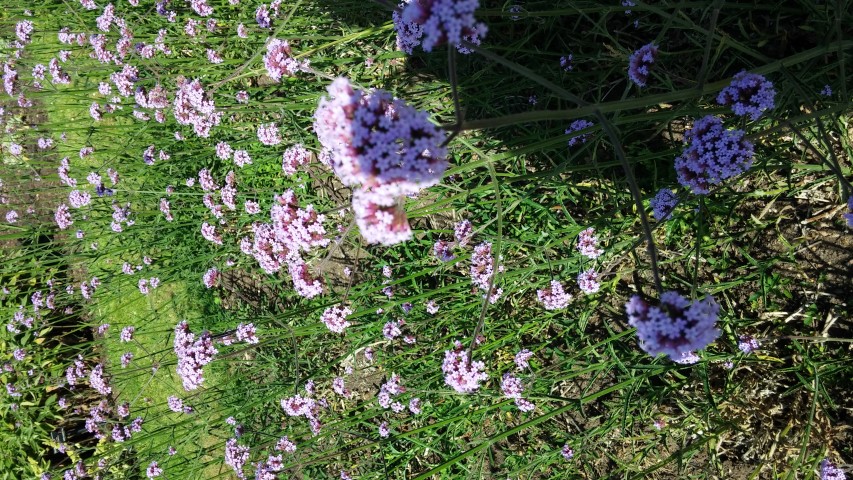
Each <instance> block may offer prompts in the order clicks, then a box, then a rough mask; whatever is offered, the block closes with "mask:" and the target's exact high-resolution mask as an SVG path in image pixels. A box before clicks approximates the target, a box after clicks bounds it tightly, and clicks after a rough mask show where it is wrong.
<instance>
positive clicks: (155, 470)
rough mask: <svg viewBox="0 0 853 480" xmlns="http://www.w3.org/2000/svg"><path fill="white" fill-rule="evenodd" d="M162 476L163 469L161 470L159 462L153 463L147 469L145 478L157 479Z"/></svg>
mask: <svg viewBox="0 0 853 480" xmlns="http://www.w3.org/2000/svg"><path fill="white" fill-rule="evenodd" d="M160 475H163V469H162V468H160V465H158V464H157V462H151V463H150V464H149V465H148V468H146V469H145V476H146V477H148V478H156V477H159V476H160Z"/></svg>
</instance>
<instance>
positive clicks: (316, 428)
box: [281, 395, 323, 435]
mask: <svg viewBox="0 0 853 480" xmlns="http://www.w3.org/2000/svg"><path fill="white" fill-rule="evenodd" d="M320 407H321V404H320V402H318V401H317V400H314V399H313V398H310V397H303V396H301V395H294V396H292V397H288V398H283V399H282V400H281V408H282V409H283V410H284V413H286V414H287V415H289V416H291V417H305V418H307V419H308V422H309V424H310V425H311V432H312V433H313V434H314V435H317V434H318V433H320V428H322V426H323V425H322V423H320Z"/></svg>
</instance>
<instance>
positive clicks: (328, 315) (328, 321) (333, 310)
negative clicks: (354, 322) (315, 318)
mask: <svg viewBox="0 0 853 480" xmlns="http://www.w3.org/2000/svg"><path fill="white" fill-rule="evenodd" d="M351 313H352V310H350V308H349V307H339V306H337V305H335V306H332V307H329V308H327V309H326V310H324V311H323V315H322V316H321V317H320V320H322V321H323V323H324V324H325V325H326V328H328V329H329V330H331V331H333V332H335V333H343V331H344V329H345V328H347V327H349V326H350V323H349V322H348V321H347V316H349V315H350V314H351Z"/></svg>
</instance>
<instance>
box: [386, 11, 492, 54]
mask: <svg viewBox="0 0 853 480" xmlns="http://www.w3.org/2000/svg"><path fill="white" fill-rule="evenodd" d="M399 6H400V9H401V10H402V11H400V12H398V11H395V12H394V14H393V19H394V29H395V30H396V31H397V48H399V49H400V50H402V51H404V52H406V53H412V51H413V50H414V48H415V47H416V46H418V45H420V46H421V48H423V49H424V51H425V52H431V51H432V49H433V48H435V47H437V46H440V45H444V44H446V43H450V44H451V45H455V46H456V49H457V50H459V51H460V52H461V53H470V50H469V49H467V48H465V47H463V46H462V45H461V44H460V43H461V42H462V41H463V40H464V41H467V42H470V43H473V44H475V45H479V44H480V41H481V39H482V38H483V37H484V36H485V35H486V31H487V30H488V29H487V28H486V25H485V24H483V23H482V22H478V21H477V19H476V18H474V10H476V9H477V8H478V7H479V6H480V2H479V0H403V2H402V3H400V5H399Z"/></svg>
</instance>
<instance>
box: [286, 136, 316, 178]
mask: <svg viewBox="0 0 853 480" xmlns="http://www.w3.org/2000/svg"><path fill="white" fill-rule="evenodd" d="M312 158H314V154H313V153H311V152H310V151H309V150H308V149H307V148H305V147H304V146H303V145H302V144H301V143H297V144H296V145H294V146H292V147H290V148H288V149H287V150H285V151H284V154H283V155H282V160H281V169H282V170H283V171H284V173H285V175H294V174H296V172H297V171H298V170H299V167H300V166H301V165H306V164H308V163H309V162H311V159H312Z"/></svg>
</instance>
